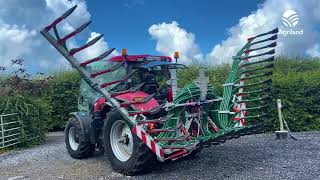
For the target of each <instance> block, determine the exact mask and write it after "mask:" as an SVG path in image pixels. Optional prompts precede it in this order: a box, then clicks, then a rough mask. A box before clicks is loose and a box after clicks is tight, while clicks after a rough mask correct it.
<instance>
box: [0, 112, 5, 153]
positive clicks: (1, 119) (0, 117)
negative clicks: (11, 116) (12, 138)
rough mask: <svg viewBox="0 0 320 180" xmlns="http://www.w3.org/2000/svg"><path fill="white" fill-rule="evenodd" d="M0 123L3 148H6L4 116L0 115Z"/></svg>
mask: <svg viewBox="0 0 320 180" xmlns="http://www.w3.org/2000/svg"><path fill="white" fill-rule="evenodd" d="M0 123H1V133H2V147H4V124H3V116H1V115H0Z"/></svg>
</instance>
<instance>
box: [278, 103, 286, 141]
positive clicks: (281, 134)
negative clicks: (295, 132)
mask: <svg viewBox="0 0 320 180" xmlns="http://www.w3.org/2000/svg"><path fill="white" fill-rule="evenodd" d="M281 108H282V104H281V99H277V109H278V116H279V117H278V118H279V123H280V124H279V125H280V128H279V129H280V131H276V132H275V133H276V139H287V138H288V131H287V130H285V129H284V128H283V119H282V112H281Z"/></svg>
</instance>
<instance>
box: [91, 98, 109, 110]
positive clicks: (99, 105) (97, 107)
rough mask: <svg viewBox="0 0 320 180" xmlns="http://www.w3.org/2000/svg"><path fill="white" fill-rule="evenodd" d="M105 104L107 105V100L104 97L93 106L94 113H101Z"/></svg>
mask: <svg viewBox="0 0 320 180" xmlns="http://www.w3.org/2000/svg"><path fill="white" fill-rule="evenodd" d="M105 104H106V99H105V98H104V97H100V98H99V99H98V100H97V101H96V102H95V103H94V105H93V112H97V111H100V110H101V109H102V108H103V107H104V105H105Z"/></svg>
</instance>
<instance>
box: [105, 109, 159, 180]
mask: <svg viewBox="0 0 320 180" xmlns="http://www.w3.org/2000/svg"><path fill="white" fill-rule="evenodd" d="M132 128H133V127H132V125H131V124H130V123H129V122H127V120H125V119H124V118H123V117H122V116H121V115H120V114H119V113H118V112H117V111H111V112H109V113H108V115H107V119H106V121H105V123H104V127H103V143H104V148H105V152H106V154H107V156H108V158H109V160H110V162H111V165H112V167H113V169H114V170H116V171H117V172H121V173H124V174H127V175H136V174H138V173H142V172H147V171H150V170H152V166H153V165H154V164H155V162H156V156H155V155H154V154H153V153H152V152H151V150H150V149H149V148H148V147H147V146H146V145H145V144H144V143H143V142H142V141H141V140H140V139H139V138H138V137H137V136H136V135H135V134H133V133H132Z"/></svg>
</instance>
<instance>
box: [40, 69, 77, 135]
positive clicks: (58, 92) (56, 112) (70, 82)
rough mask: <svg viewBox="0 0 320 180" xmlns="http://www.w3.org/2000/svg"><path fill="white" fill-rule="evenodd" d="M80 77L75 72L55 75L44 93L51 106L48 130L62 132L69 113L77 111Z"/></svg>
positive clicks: (63, 72)
mask: <svg viewBox="0 0 320 180" xmlns="http://www.w3.org/2000/svg"><path fill="white" fill-rule="evenodd" d="M79 81H80V75H78V73H77V72H76V71H62V72H58V73H55V74H54V75H53V78H52V80H51V81H50V82H49V83H48V89H47V90H46V91H45V92H44V97H43V98H44V99H46V101H48V102H49V103H50V105H51V108H52V112H51V115H50V120H49V125H48V129H49V130H63V129H64V125H65V122H66V121H67V120H68V117H69V114H70V113H71V112H74V111H77V103H78V100H77V98H78V94H79Z"/></svg>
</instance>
